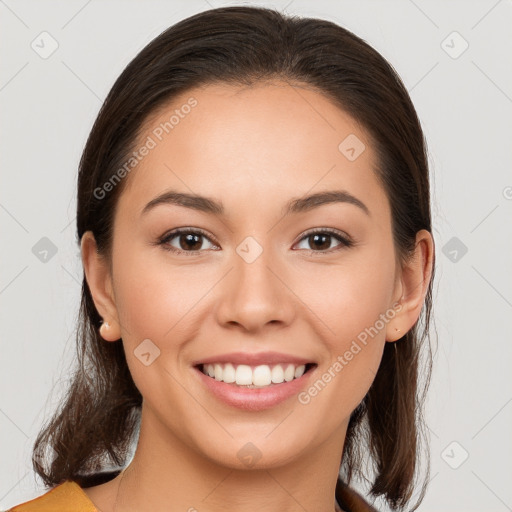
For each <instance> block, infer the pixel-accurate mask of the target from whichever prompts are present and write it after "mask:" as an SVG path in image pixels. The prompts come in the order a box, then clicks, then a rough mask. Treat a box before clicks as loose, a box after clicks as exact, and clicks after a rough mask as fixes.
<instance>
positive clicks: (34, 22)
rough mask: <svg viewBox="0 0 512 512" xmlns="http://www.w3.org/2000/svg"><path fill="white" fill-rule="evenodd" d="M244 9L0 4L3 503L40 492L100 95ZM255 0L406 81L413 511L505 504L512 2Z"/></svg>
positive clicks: (71, 321) (68, 343)
mask: <svg viewBox="0 0 512 512" xmlns="http://www.w3.org/2000/svg"><path fill="white" fill-rule="evenodd" d="M240 3H241V2H227V1H226V2H222V1H215V0H208V1H206V0H201V1H199V0H198V1H187V2H185V1H166V2H164V1H146V2H142V1H126V0H124V1H113V0H109V1H102V2H100V1H99V0H89V1H85V0H78V1H75V0H73V1H69V0H68V1H65V2H64V1H60V2H57V1H52V2H50V1H40V0H39V1H37V2H36V1H32V2H30V1H15V0H6V1H1V0H0V17H1V23H2V30H1V32H0V40H1V49H0V52H1V57H0V59H1V60H0V62H1V63H2V64H1V68H0V104H1V108H2V123H1V134H0V138H1V142H2V147H1V152H0V158H1V165H0V172H1V183H2V186H1V189H0V223H1V224H0V225H1V249H2V251H1V257H2V260H1V266H0V269H1V274H0V304H1V306H0V315H1V317H0V329H1V332H0V335H1V337H0V340H1V359H0V390H1V397H0V460H1V468H0V510H3V509H6V508H8V507H9V506H12V505H14V504H16V503H19V502H21V501H24V500H27V499H30V498H33V497H35V496H37V495H39V494H41V493H42V491H43V490H44V488H43V486H42V483H41V481H40V480H39V478H36V477H35V475H34V473H33V472H32V470H31V466H30V451H31V447H32V444H33V441H34V439H35V436H36V434H37V433H38V430H39V428H40V427H41V425H42V423H43V421H44V420H45V419H46V418H48V417H49V415H50V413H51V412H52V410H53V408H54V406H55V405H56V404H57V403H58V402H59V399H60V398H61V397H62V392H63V389H64V387H65V386H66V384H67V382H68V377H67V375H66V373H65V371H66V370H67V369H68V368H69V365H70V364H71V363H72V360H73V354H74V326H75V322H76V317H77V311H78V303H79V302H78V300H79V296H80V283H81V278H82V267H81V262H80V258H79V249H78V246H77V244H76V242H75V224H74V222H75V184H76V171H77V164H78V161H79V158H80V154H81V150H82V148H83V145H84V143H85V140H86V137H87V134H88V132H89V130H90V128H91V126H92V123H93V121H94V119H95V116H96V114H97V112H98V110H99V107H100V105H101V102H102V99H103V98H104V97H105V96H106V94H107V92H108V90H109V89H110V87H111V86H112V84H113V82H114V80H115V79H116V78H117V76H118V75H119V73H120V72H121V71H122V70H123V68H124V67H125V66H126V65H127V64H128V62H129V61H130V60H131V59H132V58H133V57H134V56H135V55H136V54H137V53H138V51H139V50H141V49H142V47H143V46H145V45H146V44H147V43H148V42H149V41H150V40H151V39H153V38H154V37H155V36H157V35H158V34H159V33H160V32H161V31H162V30H164V29H165V28H167V27H168V26H170V25H171V24H173V23H175V22H177V21H179V20H181V19H183V18H185V17H187V16H189V15H192V14H194V13H197V12H199V11H203V10H206V9H209V8H211V7H220V6H224V5H234V4H240ZM253 4H257V5H264V6H270V7H277V8H279V9H285V12H288V13H294V14H299V15H303V16H313V17H320V18H325V19H329V20H332V21H334V22H337V23H339V24H341V25H342V26H344V27H346V28H348V29H349V30H352V31H353V32H355V33H356V34H357V35H359V36H361V37H363V38H364V39H365V40H367V41H368V42H369V43H370V44H371V45H373V46H374V47H375V48H376V49H377V50H378V51H380V52H381V53H382V54H383V55H384V57H386V58H387V59H388V60H389V61H390V62H391V63H392V64H393V66H394V67H395V68H396V69H397V71H398V73H399V74H400V76H401V77H402V78H403V80H404V83H405V84H406V86H407V88H408V89H409V91H410V94H411V97H412V100H413V102H414V104H415V106H416V108H417V111H418V114H419V116H420V119H421V121H422V124H423V127H424V130H425V134H426V137H427V140H428V144H429V152H430V163H431V170H432V194H433V197H432V203H433V205H432V206H433V216H434V225H435V230H434V236H435V240H436V256H437V276H436V287H435V321H436V325H437V332H438V340H439V342H438V345H439V349H438V352H437V356H436V367H435V372H434V376H433V381H432V388H431V391H430V395H429V402H428V422H429V427H430V430H431V454H432V455H431V457H432V473H431V482H430V486H429V490H428V493H427V497H426V499H425V501H424V503H423V504H422V506H421V507H420V509H419V510H420V511H422V512H430V511H436V512H437V511H445V510H446V511H448V510H449V511H451V512H453V511H459V510H460V511H462V510H464V511H466V512H470V511H481V510H485V511H486V512H492V511H496V512H501V511H506V510H512V486H511V485H510V483H511V481H512V480H511V478H512V435H511V433H512V429H511V427H512V403H511V402H512V385H511V383H512V376H511V372H510V366H511V363H512V357H511V356H512V343H511V339H510V331H511V327H512V326H511V323H512V322H511V318H512V317H511V312H512V283H511V281H512V280H511V274H512V272H511V269H510V263H511V258H510V256H511V254H512V251H511V249H512V237H511V236H510V230H511V225H512V224H511V213H512V173H511V170H510V169H511V161H512V155H511V152H510V146H511V142H512V116H511V113H512V69H511V62H512V61H511V54H512V51H511V50H512V30H511V27H512V3H511V2H510V1H506V0H501V1H496V0H481V1H472V2H470V1H446V0H445V1H420V0H414V1H413V0H396V1H345V0H343V1H339V2H334V1H327V0H323V1H322V0H315V1H314V2H311V1H302V0H292V1H290V0H286V1H275V2H254V3H253ZM45 31H46V32H48V33H49V34H50V35H40V34H41V33H42V32H45ZM454 31H456V32H457V33H458V34H453V32H454ZM56 44H58V48H56V50H55V51H54V53H52V54H51V55H47V53H49V52H50V51H51V50H52V45H56ZM466 44H467V45H469V46H468V47H467V49H465V47H466ZM31 45H32V46H31ZM464 49H465V51H463V50H464ZM45 52H46V53H45ZM43 57H45V58H43ZM44 237H46V238H48V239H49V240H50V241H51V243H49V241H48V240H46V239H44V240H42V241H41V239H43V238H44ZM44 250H48V251H49V252H48V253H47V254H45V253H44ZM52 250H53V252H55V250H56V253H55V254H53V252H52ZM466 250H467V252H465V251H466ZM383 510H384V508H383Z"/></svg>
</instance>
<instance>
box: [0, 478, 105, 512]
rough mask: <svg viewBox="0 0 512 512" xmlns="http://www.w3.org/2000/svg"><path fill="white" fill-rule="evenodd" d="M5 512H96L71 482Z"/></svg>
mask: <svg viewBox="0 0 512 512" xmlns="http://www.w3.org/2000/svg"><path fill="white" fill-rule="evenodd" d="M7 512H98V510H97V509H96V507H95V506H94V504H93V503H92V501H91V500H90V499H89V498H88V497H87V494H85V492H84V491H83V490H82V488H81V487H80V486H79V485H78V484H77V483H76V482H73V481H71V480H68V481H66V482H64V483H62V484H59V485H57V486H55V487H53V488H51V489H50V490H49V491H47V492H46V493H44V494H42V495H41V496H38V497H37V498H34V499H32V500H30V501H26V502H25V503H20V504H19V505H16V506H14V507H12V508H10V509H9V510H8V511H7Z"/></svg>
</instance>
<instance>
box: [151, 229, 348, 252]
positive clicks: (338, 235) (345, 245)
mask: <svg viewBox="0 0 512 512" xmlns="http://www.w3.org/2000/svg"><path fill="white" fill-rule="evenodd" d="M318 233H320V234H324V235H329V236H332V237H334V238H336V239H337V240H338V241H339V242H341V243H340V244H339V245H338V246H337V247H334V248H331V249H327V250H320V251H315V250H313V249H302V250H306V251H307V252H309V253H310V254H320V255H322V254H326V253H327V254H331V253H333V252H335V251H338V250H341V249H343V248H349V247H352V246H353V245H354V242H353V241H352V240H351V239H350V238H349V237H348V236H346V235H343V234H341V232H339V231H337V230H334V229H322V228H315V229H313V230H310V231H307V232H306V233H305V234H304V235H303V236H302V238H301V239H300V240H299V241H298V242H297V243H300V242H302V241H303V240H304V239H306V238H308V237H310V236H312V235H316V234H318ZM189 234H193V235H194V234H195V235H202V236H203V237H204V238H206V239H208V240H209V241H210V242H211V243H213V244H214V245H217V244H216V242H214V241H212V240H211V239H210V237H209V236H208V235H207V234H206V232H204V231H203V230H202V229H199V228H194V229H192V228H178V229H176V230H174V231H171V232H170V233H166V234H165V235H163V236H162V237H161V238H160V239H159V240H158V242H157V245H161V246H162V248H163V249H164V250H166V251H170V252H173V253H175V254H185V255H186V256H197V255H198V253H200V252H203V251H202V250H196V251H183V250H181V249H176V247H172V246H170V245H168V244H169V242H170V241H171V240H172V239H173V238H175V237H177V236H179V235H189Z"/></svg>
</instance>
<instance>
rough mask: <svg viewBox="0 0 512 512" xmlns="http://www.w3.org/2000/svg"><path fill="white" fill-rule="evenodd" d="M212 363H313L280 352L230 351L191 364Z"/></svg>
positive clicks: (309, 360)
mask: <svg viewBox="0 0 512 512" xmlns="http://www.w3.org/2000/svg"><path fill="white" fill-rule="evenodd" d="M212 363H234V364H247V365H249V366H253V365H261V364H267V365H269V364H279V363H291V364H295V365H301V364H308V363H314V361H312V360H311V359H305V358H303V357H298V356H293V355H290V354H283V353H280V352H253V353H250V352H231V353H229V354H219V355H216V356H211V357H207V358H205V359H201V360H198V361H195V362H193V363H192V364H193V366H198V365H201V364H212Z"/></svg>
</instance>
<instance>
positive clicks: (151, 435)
mask: <svg viewBox="0 0 512 512" xmlns="http://www.w3.org/2000/svg"><path fill="white" fill-rule="evenodd" d="M148 416H151V417H150V418H148ZM345 432H346V425H344V428H343V431H342V432H337V436H336V437H333V438H330V439H328V440H327V441H325V442H324V443H323V444H321V445H320V446H316V445H315V446H314V448H312V449H310V450H308V451H307V452H304V453H303V454H302V455H301V456H300V457H297V458H295V459H293V460H291V461H290V462H288V463H286V464H281V465H277V464H276V465H272V464H268V467H267V468H263V469H250V468H247V469H239V468H232V467H228V466H223V465H221V464H219V463H217V462H215V461H213V460H211V459H208V458H205V457H204V455H202V454H201V453H199V452H198V451H195V450H193V449H192V448H191V447H190V445H189V444H187V442H186V439H185V440H182V439H178V438H176V437H173V436H172V435H171V434H170V433H169V430H168V429H167V428H165V426H164V425H162V424H161V423H160V422H159V421H158V420H157V419H156V417H154V415H152V413H151V412H150V411H147V409H146V410H144V408H143V414H142V423H141V429H140V434H139V440H138V444H137V450H136V452H135V455H134V458H133V460H132V462H131V463H130V465H129V466H128V467H127V468H126V470H125V471H124V472H123V473H122V474H121V475H119V477H117V478H119V481H120V485H119V487H118V494H117V502H116V505H115V512H132V511H146V510H151V511H152V512H164V511H166V512H167V511H168V510H169V508H171V509H172V510H183V511H188V512H197V511H199V512H221V511H225V510H241V511H244V512H257V511H258V512H277V511H279V512H292V511H296V510H298V509H303V510H317V511H320V512H333V511H334V510H335V488H336V481H337V476H338V470H339V463H340V460H341V452H342V448H343V442H344V436H345Z"/></svg>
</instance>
